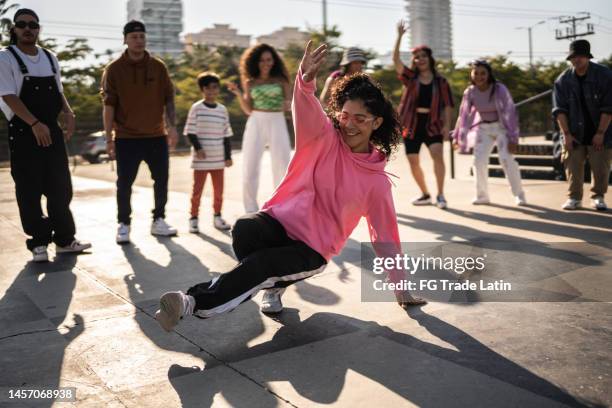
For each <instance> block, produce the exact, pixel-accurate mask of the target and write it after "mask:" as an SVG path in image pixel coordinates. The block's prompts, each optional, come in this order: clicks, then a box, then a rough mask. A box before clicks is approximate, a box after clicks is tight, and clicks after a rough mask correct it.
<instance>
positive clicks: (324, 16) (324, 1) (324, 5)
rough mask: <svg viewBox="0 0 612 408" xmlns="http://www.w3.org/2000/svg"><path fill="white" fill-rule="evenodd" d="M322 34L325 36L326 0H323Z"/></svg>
mask: <svg viewBox="0 0 612 408" xmlns="http://www.w3.org/2000/svg"><path fill="white" fill-rule="evenodd" d="M323 36H324V37H327V0H323Z"/></svg>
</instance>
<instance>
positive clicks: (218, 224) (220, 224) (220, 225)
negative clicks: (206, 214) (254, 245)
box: [213, 215, 232, 231]
mask: <svg viewBox="0 0 612 408" xmlns="http://www.w3.org/2000/svg"><path fill="white" fill-rule="evenodd" d="M213 224H214V226H215V228H216V229H218V230H220V231H227V230H230V229H232V226H231V225H229V224H228V223H227V222H225V220H224V219H223V218H221V216H220V215H215V218H214V219H213Z"/></svg>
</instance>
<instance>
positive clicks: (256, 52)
mask: <svg viewBox="0 0 612 408" xmlns="http://www.w3.org/2000/svg"><path fill="white" fill-rule="evenodd" d="M266 51H268V52H269V53H270V54H272V58H273V59H274V65H273V66H272V69H271V70H270V77H272V78H280V79H283V80H285V81H289V73H288V72H287V68H286V67H285V63H284V62H283V60H282V58H281V57H280V55H278V53H277V52H276V50H275V49H274V47H272V46H271V45H268V44H257V45H254V46H252V47H251V48H249V49H247V50H246V51H245V52H244V53H243V54H242V57H240V79H241V81H242V83H245V82H246V81H248V80H250V79H255V78H259V75H260V72H259V60H260V59H261V55H262V54H263V53H264V52H266Z"/></svg>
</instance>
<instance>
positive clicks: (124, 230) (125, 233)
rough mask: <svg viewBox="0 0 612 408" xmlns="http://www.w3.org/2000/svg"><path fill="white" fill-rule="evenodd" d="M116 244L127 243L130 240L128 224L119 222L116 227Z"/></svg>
mask: <svg viewBox="0 0 612 408" xmlns="http://www.w3.org/2000/svg"><path fill="white" fill-rule="evenodd" d="M116 240H117V243H118V244H127V243H128V242H130V226H129V225H127V224H124V223H122V222H121V223H119V228H117V237H116Z"/></svg>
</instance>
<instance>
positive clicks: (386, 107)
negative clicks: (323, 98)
mask: <svg viewBox="0 0 612 408" xmlns="http://www.w3.org/2000/svg"><path fill="white" fill-rule="evenodd" d="M348 100H351V101H353V100H360V101H362V102H363V104H364V105H365V107H366V109H367V110H368V112H370V113H371V114H372V115H374V116H377V117H381V118H382V119H383V122H382V124H381V125H380V126H379V127H378V129H376V130H374V131H373V132H372V135H371V136H370V142H371V143H372V144H373V145H374V146H376V148H378V150H379V151H380V152H381V153H383V154H384V155H385V157H386V158H387V160H388V159H389V158H390V157H391V154H392V153H393V151H394V150H395V148H396V147H397V145H398V144H399V142H400V140H401V133H400V123H399V119H398V116H397V112H396V110H395V109H394V108H393V105H392V104H391V101H389V99H387V97H386V96H385V94H384V93H383V91H382V89H381V87H380V85H379V84H378V83H376V82H375V81H374V80H373V79H372V78H370V76H369V75H368V74H365V73H362V72H358V73H355V74H352V75H348V76H344V77H342V78H340V79H339V80H338V82H337V83H336V85H335V86H334V88H333V89H332V93H331V97H330V100H329V103H328V105H327V106H328V109H329V111H328V116H329V118H330V119H331V120H332V122H333V124H334V127H335V128H336V129H339V128H340V123H339V122H338V119H337V118H336V113H337V112H341V111H342V107H343V106H344V103H345V102H346V101H348Z"/></svg>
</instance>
